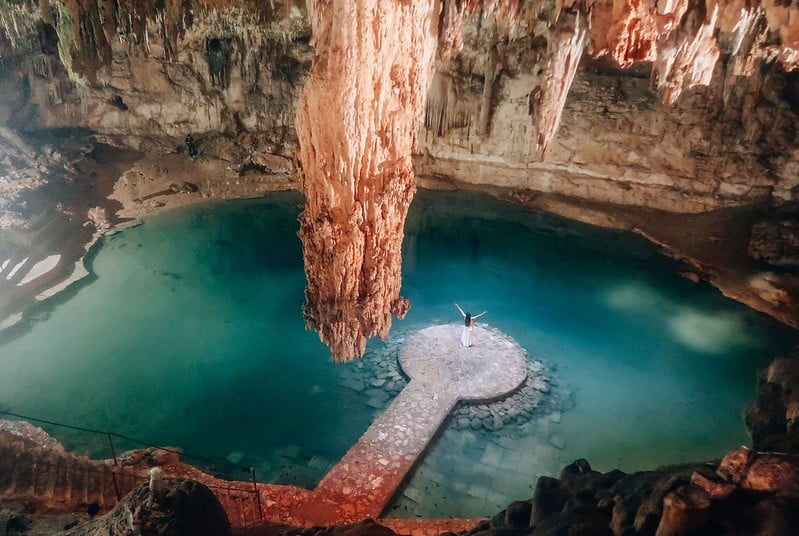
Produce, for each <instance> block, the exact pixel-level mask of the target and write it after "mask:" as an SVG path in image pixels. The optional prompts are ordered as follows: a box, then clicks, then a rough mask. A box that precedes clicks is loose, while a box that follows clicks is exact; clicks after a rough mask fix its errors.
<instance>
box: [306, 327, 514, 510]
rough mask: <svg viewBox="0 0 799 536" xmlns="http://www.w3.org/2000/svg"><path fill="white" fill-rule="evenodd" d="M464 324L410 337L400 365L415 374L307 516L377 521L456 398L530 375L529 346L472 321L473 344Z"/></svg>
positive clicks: (488, 394)
mask: <svg viewBox="0 0 799 536" xmlns="http://www.w3.org/2000/svg"><path fill="white" fill-rule="evenodd" d="M460 330H461V327H460V325H441V326H433V327H429V328H426V329H423V330H421V331H418V332H416V333H414V334H412V335H410V336H409V337H408V339H407V340H406V341H405V344H404V346H403V347H402V349H401V350H400V356H399V361H400V366H401V367H402V369H403V371H404V372H405V373H406V374H407V375H408V377H409V378H410V379H411V381H410V383H409V384H408V385H407V386H406V387H405V389H403V390H402V392H400V394H399V395H398V396H397V397H396V398H395V399H394V401H393V402H392V404H391V405H390V406H389V408H388V409H387V410H386V411H385V412H384V413H383V414H382V415H380V416H379V417H378V418H377V419H376V420H375V421H374V423H372V425H371V426H370V427H369V429H368V430H367V431H366V433H364V434H363V436H362V437H361V439H360V440H359V441H358V442H357V443H356V444H355V445H354V446H353V447H352V448H351V449H350V450H349V451H348V452H347V454H345V455H344V457H343V458H342V460H341V461H340V462H339V463H338V464H337V465H336V466H335V467H333V469H331V470H330V472H328V473H327V475H325V477H324V478H323V479H322V481H321V482H320V483H319V485H318V486H317V487H316V489H315V490H314V491H313V492H312V493H311V494H310V496H309V497H308V504H307V505H305V507H304V508H303V512H304V515H305V516H309V518H311V519H314V520H315V521H316V522H317V523H319V524H331V523H336V524H338V523H345V522H350V521H356V520H360V519H364V518H367V517H372V518H377V517H379V516H380V514H381V513H382V511H383V509H384V508H385V507H386V505H387V504H388V502H389V500H390V499H391V497H392V496H393V495H394V493H395V492H396V491H397V488H399V486H400V484H401V483H402V481H403V479H404V478H405V476H406V475H407V474H408V472H409V471H410V469H411V468H412V467H413V465H414V464H415V463H416V461H417V459H418V458H419V456H421V455H422V453H423V452H424V450H425V448H426V447H427V445H428V443H429V442H430V440H431V439H432V438H433V437H434V436H435V434H436V432H437V431H438V429H439V427H440V426H441V424H442V423H443V422H444V421H445V420H446V418H447V415H449V413H450V411H452V409H453V408H454V407H455V404H457V403H458V402H459V401H489V400H494V399H497V398H500V397H503V396H505V395H507V394H509V393H510V392H512V391H513V390H514V389H516V388H518V387H519V386H520V385H521V384H522V382H524V380H525V378H526V377H527V363H526V360H525V351H524V349H522V348H521V347H520V346H519V345H518V344H517V343H515V342H514V341H513V340H512V339H510V338H509V337H507V336H505V335H503V334H501V333H500V332H498V331H493V330H488V329H486V328H484V327H481V326H475V330H474V337H473V339H474V341H475V342H474V346H472V347H471V348H464V347H463V346H462V345H461V344H460Z"/></svg>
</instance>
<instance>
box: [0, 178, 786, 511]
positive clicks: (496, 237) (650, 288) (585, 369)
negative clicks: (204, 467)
mask: <svg viewBox="0 0 799 536" xmlns="http://www.w3.org/2000/svg"><path fill="white" fill-rule="evenodd" d="M300 203H301V199H300V198H299V197H298V196H297V195H295V194H275V195H271V196H269V197H268V198H266V199H263V200H257V201H239V202H227V203H214V204H207V205H202V206H197V207H191V208H188V209H183V210H179V211H174V212H169V213H166V214H163V215H160V216H157V217H153V218H151V219H148V220H146V222H145V223H144V224H143V225H141V226H138V227H135V228H131V229H128V230H125V231H124V232H120V233H118V234H116V235H114V236H111V237H108V238H106V239H105V240H104V241H103V243H102V246H101V248H99V250H98V251H97V252H96V254H95V255H93V256H92V258H91V259H90V261H89V263H88V265H89V266H88V267H89V269H90V271H91V272H92V273H93V277H92V278H91V280H90V281H87V282H85V283H82V284H80V285H79V286H78V288H76V289H73V290H71V291H69V292H68V293H67V294H66V295H64V296H63V297H60V298H58V299H57V300H56V301H53V302H49V303H46V304H44V305H42V306H40V307H39V308H38V310H36V311H34V312H33V315H32V317H33V319H32V320H29V321H28V322H26V323H25V324H23V325H22V326H20V327H18V328H15V329H14V330H10V331H7V332H5V333H2V334H0V406H2V407H4V408H7V409H10V410H12V411H14V412H17V413H21V414H26V415H31V416H37V417H41V418H45V419H50V420H53V421H59V422H66V423H76V424H80V425H82V426H85V427H90V428H98V429H101V430H112V431H115V432H119V433H122V434H125V435H129V436H132V437H135V438H138V439H142V440H145V441H147V442H152V443H157V444H161V445H167V444H168V445H176V446H179V447H182V448H183V449H185V451H186V452H187V453H189V454H193V455H202V456H207V457H212V458H215V459H225V458H227V459H228V460H231V461H233V462H235V463H236V464H239V465H251V466H254V467H255V468H256V470H257V474H258V476H259V479H261V480H263V481H274V482H282V483H292V484H299V485H303V486H307V487H312V486H313V485H314V484H315V482H317V481H318V480H319V478H321V476H322V475H323V474H324V473H325V471H326V470H327V469H328V468H329V467H330V466H331V464H334V463H335V462H336V461H337V460H338V459H339V458H340V457H341V456H342V455H343V454H344V452H346V450H347V448H348V447H349V446H350V445H352V444H353V443H354V442H355V441H356V440H357V438H358V437H359V436H360V435H361V433H362V432H363V431H364V430H365V429H366V428H367V427H368V425H369V423H370V422H371V420H372V419H373V418H374V417H375V415H377V414H378V413H379V411H380V406H379V404H374V403H372V404H369V403H367V402H368V401H369V400H373V399H374V396H375V393H374V392H372V393H369V392H366V391H364V389H358V388H353V386H352V384H351V383H350V384H349V386H346V385H343V384H344V383H346V381H345V379H346V378H347V377H349V376H351V373H352V372H355V371H359V370H360V368H361V367H363V364H362V363H359V362H356V363H351V364H347V365H343V366H339V365H333V364H332V363H330V361H329V357H328V352H327V349H326V348H325V347H324V346H323V345H322V344H321V343H320V342H319V340H318V337H317V336H316V334H314V333H310V332H306V331H305V329H304V323H303V319H302V315H301V305H302V301H303V286H304V274H303V271H302V253H301V245H300V242H299V240H298V239H297V237H296V230H297V226H298V224H297V215H298V213H299V206H300ZM404 249H405V257H404V280H403V294H404V295H405V296H407V297H408V298H409V299H410V300H411V303H412V309H411V311H410V312H409V314H408V316H407V317H406V319H405V320H403V321H397V322H395V329H394V331H393V333H400V334H401V333H402V332H404V331H408V330H411V329H415V328H417V327H422V326H426V325H430V324H434V323H441V322H457V321H458V320H459V319H460V315H459V313H458V312H457V310H456V309H455V308H454V306H453V305H452V303H453V302H455V301H457V302H459V303H460V304H461V305H463V306H464V307H465V308H467V309H470V310H472V311H476V310H478V309H479V310H483V309H487V310H488V311H489V313H488V315H487V316H486V317H484V319H483V320H485V321H486V322H487V323H490V324H491V325H493V326H496V327H498V328H500V329H501V330H503V331H504V332H506V333H508V334H509V335H511V336H513V337H514V338H515V339H516V340H518V341H519V342H520V343H521V344H522V345H523V346H524V347H525V348H526V349H527V350H528V352H529V353H530V355H531V357H535V358H540V359H543V360H544V361H546V362H547V363H548V365H549V366H550V367H551V368H552V370H553V371H554V374H555V376H556V379H557V381H555V382H553V384H552V392H551V395H552V396H553V398H554V399H560V400H561V401H564V400H565V401H568V402H569V403H563V402H561V403H559V404H553V405H552V407H550V408H549V409H548V410H547V411H542V412H541V415H540V416H537V417H536V418H535V419H532V420H531V421H530V422H528V423H526V424H524V425H523V426H518V427H515V428H513V430H510V431H507V430H506V432H505V433H504V435H501V434H500V435H497V434H493V435H492V434H489V433H487V432H483V431H473V430H465V431H463V430H461V431H458V430H455V429H453V428H450V429H448V430H447V431H446V432H444V433H443V434H442V435H441V436H440V438H439V439H438V442H437V443H436V444H435V445H433V446H432V447H431V449H430V451H429V453H428V455H427V457H426V458H425V460H424V462H423V463H422V464H420V466H419V467H418V469H417V472H416V474H415V475H414V476H413V478H412V479H411V480H410V482H409V484H408V486H407V487H406V488H405V489H404V490H402V491H401V492H400V493H399V494H398V496H397V498H396V500H395V502H394V504H393V505H392V507H391V509H390V511H391V513H392V515H425V516H429V515H453V516H455V515H459V516H464V515H470V516H476V515H490V514H492V513H494V512H496V510H497V507H498V506H503V505H504V504H507V502H509V501H511V500H516V499H519V498H525V497H527V496H528V495H529V491H530V487H531V486H532V484H533V483H534V479H535V478H536V477H537V476H538V475H541V474H557V473H558V472H559V470H560V468H561V467H562V466H563V465H565V464H567V463H569V462H571V461H572V460H573V459H575V458H578V457H586V458H588V459H589V460H590V461H591V463H592V465H593V466H594V467H595V468H597V469H600V470H609V469H612V468H615V467H618V468H621V469H623V470H635V469H642V468H652V467H654V466H656V465H660V464H665V463H677V462H682V461H689V460H698V459H709V458H716V457H719V456H721V455H722V454H723V452H724V450H725V449H727V448H729V447H732V446H735V445H737V444H740V443H745V442H747V437H746V433H745V429H744V427H743V423H742V421H741V418H740V410H741V409H742V407H743V406H744V405H745V404H746V403H747V402H748V401H749V400H750V399H751V398H752V397H753V392H754V385H755V370H756V369H757V368H758V367H763V366H765V365H766V364H767V363H768V362H769V361H770V360H771V359H772V358H773V357H774V356H776V355H778V354H779V353H781V352H782V351H784V350H786V349H787V348H789V347H790V346H792V345H794V344H796V343H797V342H799V334H798V333H797V332H795V331H792V330H790V329H788V328H786V327H784V326H782V325H780V324H778V323H777V322H775V321H773V320H771V319H769V318H767V317H764V316H763V315H760V314H758V313H755V312H753V311H751V310H748V309H747V308H745V307H743V306H741V305H739V304H737V303H735V302H732V301H730V300H727V299H725V298H723V297H722V296H721V295H720V294H719V293H718V291H716V290H715V289H713V288H711V287H709V286H707V285H703V284H696V283H692V282H690V281H687V280H685V279H683V278H682V277H680V276H679V275H678V274H677V267H676V265H674V264H673V263H671V262H670V261H668V260H666V259H663V258H661V257H660V256H659V255H658V254H657V253H656V250H655V249H654V248H653V247H652V246H650V245H649V244H647V243H645V242H644V241H643V240H640V239H637V238H636V237H631V236H627V235H624V234H620V233H615V232H609V231H603V230H598V229H594V228H591V227H588V226H584V225H580V224H576V223H572V222H567V221H565V220H562V219H560V218H557V217H554V216H549V215H544V214H540V213H537V212H533V211H530V210H525V209H521V208H517V207H514V206H511V205H508V204H504V203H501V202H499V201H495V200H493V199H490V198H488V197H485V196H482V195H477V194H443V193H431V192H425V191H422V192H420V193H419V194H418V196H417V198H416V200H415V201H414V205H413V207H412V209H411V213H410V216H409V221H408V225H407V237H406V242H405V247H404ZM381 348H384V345H383V343H380V342H379V341H373V342H372V343H370V352H375V351H378V350H381ZM386 403H388V401H386ZM48 430H50V431H51V432H52V433H53V434H54V435H56V436H57V437H59V438H60V439H62V440H63V441H64V442H65V444H67V446H69V447H70V448H75V449H78V450H82V451H84V452H87V453H91V454H94V455H98V456H99V455H107V452H106V443H105V441H106V438H104V437H102V436H97V437H95V436H92V435H91V434H86V433H81V432H74V431H69V430H62V429H58V428H52V427H48ZM120 443H121V444H120V445H118V446H117V448H118V449H124V448H135V447H136V445H135V444H133V443H126V442H124V441H123V442H120ZM215 469H217V470H221V468H220V467H216V468H215ZM234 470H235V469H234ZM233 476H237V475H235V474H234V475H233ZM238 476H241V475H238ZM244 476H246V475H244Z"/></svg>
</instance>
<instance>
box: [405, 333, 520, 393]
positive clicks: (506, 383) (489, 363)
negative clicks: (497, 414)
mask: <svg viewBox="0 0 799 536" xmlns="http://www.w3.org/2000/svg"><path fill="white" fill-rule="evenodd" d="M461 329H462V324H445V325H440V326H432V327H429V328H425V329H423V330H420V331H417V332H416V333H413V334H412V335H409V336H408V338H407V339H406V340H405V344H404V345H403V346H402V349H401V350H400V354H399V363H400V367H401V368H402V370H403V371H405V373H406V374H407V375H408V376H409V377H410V378H411V380H416V381H419V382H423V383H426V384H428V385H429V386H430V387H431V389H432V390H433V392H447V393H448V394H450V395H451V396H453V397H455V398H456V399H457V400H464V401H470V402H483V401H490V400H495V399H497V398H500V397H503V396H505V395H507V394H509V393H510V392H512V391H513V390H514V389H516V388H518V387H519V386H520V385H521V384H522V382H524V380H525V378H526V377H527V360H526V359H525V356H526V351H525V350H524V348H522V347H521V346H520V345H519V343H517V342H516V341H515V340H513V338H511V337H510V336H508V335H506V334H504V333H502V332H501V331H499V330H495V329H489V328H487V327H485V326H484V325H476V326H475V327H474V331H473V332H472V341H473V343H474V345H473V346H472V347H471V348H465V347H464V346H463V345H462V344H461V340H460V337H461ZM431 384H432V385H431Z"/></svg>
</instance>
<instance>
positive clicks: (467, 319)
mask: <svg viewBox="0 0 799 536" xmlns="http://www.w3.org/2000/svg"><path fill="white" fill-rule="evenodd" d="M471 323H472V313H466V320H464V322H463V324H464V325H465V326H467V327H468V326H469V325H470V324H471Z"/></svg>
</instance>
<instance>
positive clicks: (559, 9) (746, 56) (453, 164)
mask: <svg viewBox="0 0 799 536" xmlns="http://www.w3.org/2000/svg"><path fill="white" fill-rule="evenodd" d="M703 5H704V4H702V5H700V4H694V3H687V2H685V3H682V4H680V5H676V3H675V5H673V6H668V5H666V4H664V5H663V6H660V5H658V9H659V10H664V11H668V13H664V14H658V13H655V12H653V11H652V10H649V9H648V7H646V6H648V4H646V5H645V4H644V3H638V2H610V3H608V4H607V5H605V4H601V3H600V4H594V5H593V7H591V8H590V9H589V8H588V7H587V6H585V5H583V4H580V3H577V2H572V3H568V2H564V3H563V4H561V3H558V4H557V5H555V6H549V5H547V4H543V3H532V4H530V5H527V6H525V7H524V8H523V9H520V11H519V14H518V17H516V19H514V20H513V21H510V22H499V23H494V22H493V21H492V20H491V19H490V18H489V17H485V16H482V15H481V14H480V13H479V12H475V13H473V14H471V15H467V16H466V17H465V19H464V22H463V28H464V29H463V33H464V35H463V43H464V46H463V49H462V50H461V51H460V52H459V53H457V54H454V55H452V57H451V58H450V59H443V58H442V60H441V61H440V63H439V73H438V74H437V84H436V83H434V85H433V89H431V93H430V96H429V106H428V115H427V118H426V121H425V127H426V128H425V131H424V132H423V133H422V134H421V136H420V139H421V140H422V143H421V144H420V147H419V151H418V153H417V175H419V176H423V177H432V178H436V179H445V180H446V179H454V180H457V181H459V182H467V183H472V184H486V183H491V184H499V185H502V186H507V187H511V188H518V189H522V190H532V191H537V192H545V193H553V194H562V195H569V196H577V197H581V198H586V199H595V200H599V201H604V202H610V203H617V204H623V205H636V206H646V207H652V208H658V209H663V210H668V211H675V212H702V211H707V210H712V209H716V208H721V207H726V206H734V205H742V204H748V203H753V202H762V201H766V202H774V203H783V202H786V201H791V200H794V199H796V198H797V196H799V181H798V180H797V177H799V173H797V171H799V167H798V166H799V154H797V147H799V140H798V139H797V132H799V128H798V127H799V117H798V116H797V110H798V107H797V102H799V100H797V98H796V95H797V94H799V78H797V75H796V74H795V73H792V72H786V69H791V68H793V66H794V65H795V64H794V63H793V62H792V60H790V58H792V57H793V56H792V52H791V51H792V50H793V47H795V46H796V41H795V38H794V37H793V34H792V33H791V31H790V30H789V28H790V24H789V22H788V21H789V19H790V17H783V18H782V19H779V21H776V22H773V21H772V19H773V17H771V15H770V11H769V9H770V8H768V6H757V5H755V6H749V7H746V6H741V5H737V4H734V3H720V4H714V3H709V7H707V8H705V7H703ZM793 13H794V17H796V15H797V14H798V13H799V9H797V8H794V11H793ZM585 20H587V24H586V23H584V22H581V21H585ZM775 20H776V19H775ZM790 20H793V19H790ZM780 21H782V22H780ZM586 33H587V35H585V34H586ZM486 36H489V37H486ZM492 47H496V49H497V50H498V52H499V57H500V60H499V62H494V61H493V60H492V59H491V58H492V56H491V50H492ZM782 58H785V59H784V60H783V59H782ZM490 63H492V64H496V65H495V66H493V67H491V70H490V73H489V70H488V65H489V64H490ZM578 64H579V68H578ZM486 74H490V80H489V78H487V77H486ZM572 80H573V82H572ZM488 87H490V88H491V91H490V92H487V91H486V88H488ZM486 95H489V98H486ZM486 118H488V120H487V121H486V120H485V119H486Z"/></svg>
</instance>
